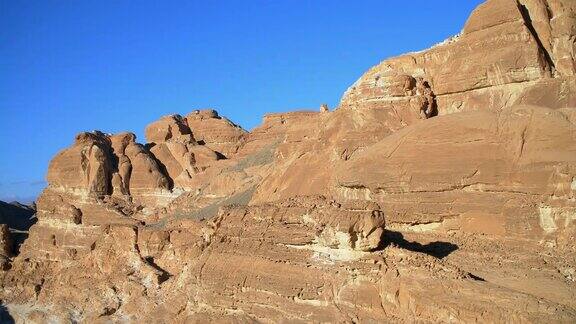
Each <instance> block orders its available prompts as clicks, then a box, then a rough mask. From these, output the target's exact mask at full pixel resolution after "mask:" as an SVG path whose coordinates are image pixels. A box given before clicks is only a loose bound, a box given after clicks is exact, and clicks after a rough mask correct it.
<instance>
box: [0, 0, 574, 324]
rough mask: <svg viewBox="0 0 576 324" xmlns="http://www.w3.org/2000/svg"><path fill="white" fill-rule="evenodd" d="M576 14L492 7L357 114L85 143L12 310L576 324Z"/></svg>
mask: <svg viewBox="0 0 576 324" xmlns="http://www.w3.org/2000/svg"><path fill="white" fill-rule="evenodd" d="M575 8H576V5H575V4H574V2H572V1H568V0H563V1H561V0H538V1H536V0H533V1H532V0H521V1H514V0H489V1H486V2H485V3H484V4H482V5H480V6H479V7H478V8H477V9H476V10H475V11H474V12H473V14H472V16H471V17H470V18H469V20H468V21H467V23H466V25H465V26H464V29H463V31H462V33H461V34H460V35H458V36H457V37H455V38H453V39H450V40H448V41H446V42H443V43H441V44H439V45H437V46H435V47H433V48H431V49H428V50H426V51H422V52H418V53H409V54H406V55H403V56H400V57H397V58H392V59H388V60H386V61H384V62H382V63H380V64H379V65H377V66H375V67H373V68H371V69H370V70H369V71H368V72H367V73H366V74H365V75H364V76H362V77H361V78H360V79H359V80H358V81H357V82H356V83H355V84H354V85H353V86H352V87H351V88H350V89H349V90H348V91H347V92H346V93H345V94H344V96H343V98H342V102H341V105H340V107H338V108H337V109H335V110H333V111H329V109H328V107H327V106H324V105H322V106H321V109H320V111H318V109H314V110H310V111H296V112H289V113H276V114H269V115H266V116H265V117H264V121H263V123H262V125H261V126H259V127H257V128H256V129H254V130H252V131H251V132H249V133H248V132H245V131H244V130H242V129H241V128H240V127H238V126H237V125H235V124H233V123H232V122H230V121H228V120H227V119H226V118H224V117H221V116H219V115H218V113H217V112H216V111H214V110H211V109H206V110H194V111H192V112H191V113H189V114H188V115H186V116H185V117H182V116H179V115H169V116H165V117H162V118H161V119H159V120H158V121H156V122H154V123H152V124H150V125H149V126H148V127H146V140H147V142H148V143H146V144H138V143H137V142H136V137H135V135H134V134H132V133H120V134H114V135H108V134H104V133H101V132H92V133H81V134H79V135H78V136H77V138H76V141H75V143H74V144H73V145H72V146H71V147H69V148H67V149H65V150H63V151H62V152H60V153H58V155H57V156H56V157H55V158H54V159H53V161H52V162H51V163H50V167H49V171H48V175H47V178H48V183H49V184H48V187H47V188H46V189H45V190H44V192H43V193H42V195H41V196H40V197H39V199H38V201H37V218H38V222H37V223H36V224H34V225H33V226H32V227H31V228H30V231H29V238H28V239H27V240H26V241H25V243H24V244H23V245H22V246H21V247H20V249H19V251H15V252H19V253H17V255H16V256H12V255H10V256H6V258H4V259H3V260H6V264H8V263H10V265H9V266H7V267H5V268H6V269H8V268H10V269H9V270H8V271H3V272H0V282H1V283H2V289H1V290H0V300H1V301H2V303H3V304H5V305H6V307H7V309H8V311H9V312H10V314H11V316H13V317H14V318H15V319H16V320H17V321H18V322H25V321H35V322H46V321H56V322H70V321H71V322H90V323H92V322H110V321H112V322H126V321H128V322H159V323H180V322H202V323H203V322H209V321H216V322H222V321H225V322H282V321H290V322H574V321H575V320H576V302H575V301H576V286H575V280H576V272H575V271H576V244H575V243H574V242H576V113H575V111H576V109H575V108H576V97H575V93H576V91H575V90H576V76H575V72H576V63H575V47H574V39H575V37H576V16H575V15H576V13H575ZM3 233H4V232H3V231H0V234H2V235H0V241H1V242H2V243H0V255H2V253H3V252H2V251H5V250H4V249H5V248H4V247H6V246H8V245H7V244H5V243H3V242H8V240H7V239H5V238H4V237H7V235H4V234H5V233H4V234H3ZM6 251H7V250H6ZM5 254H7V252H6V253H5Z"/></svg>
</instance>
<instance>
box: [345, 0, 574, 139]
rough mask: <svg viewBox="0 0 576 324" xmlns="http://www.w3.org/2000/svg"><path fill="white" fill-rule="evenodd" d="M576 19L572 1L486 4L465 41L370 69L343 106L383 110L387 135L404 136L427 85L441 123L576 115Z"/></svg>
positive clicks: (457, 38)
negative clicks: (541, 112)
mask: <svg viewBox="0 0 576 324" xmlns="http://www.w3.org/2000/svg"><path fill="white" fill-rule="evenodd" d="M574 14H575V7H574V3H573V2H572V1H560V0H538V1H530V0H526V1H519V2H518V1H516V0H489V1H486V2H485V3H483V4H482V5H480V6H479V7H478V8H477V9H476V10H475V11H474V12H473V13H472V15H471V17H470V18H469V19H468V21H467V23H466V26H465V27H464V30H463V31H462V33H461V34H459V35H457V36H455V37H454V38H452V39H449V40H447V41H445V42H443V43H441V44H438V45H437V46H435V47H433V48H431V49H428V50H425V51H422V52H417V53H409V54H406V55H402V56H399V57H396V58H392V59H388V60H386V61H383V62H382V63H380V64H378V65H376V66H374V67H373V68H371V69H370V70H369V71H368V72H367V73H366V74H364V75H363V76H362V77H361V78H360V79H359V80H358V81H356V82H355V83H354V84H353V85H352V86H351V87H350V88H349V89H348V91H347V92H346V93H345V94H344V96H343V98H342V101H341V106H342V107H344V108H346V109H360V110H376V109H382V110H385V112H386V116H384V117H385V118H384V119H383V120H385V121H386V123H387V125H386V128H388V129H390V130H392V131H395V130H398V129H400V128H402V127H404V126H406V125H409V124H412V123H414V122H415V121H417V119H418V115H419V113H420V110H421V109H422V101H423V98H422V95H418V94H417V92H418V91H413V90H414V87H415V81H414V80H415V79H417V78H422V79H423V80H424V81H425V82H427V83H428V84H429V86H430V91H432V92H433V93H434V98H435V102H436V106H437V110H438V113H439V114H440V115H444V114H449V113H453V112H459V111H469V110H492V111H498V110H501V109H504V108H507V107H510V106H512V105H516V104H533V105H540V106H546V107H552V108H560V107H575V106H576V97H575V96H574V94H575V93H576V83H575V82H576V81H575V79H574V74H575V72H576V70H575V69H574V61H575V56H574V55H575V54H574V53H575V51H574V49H575V47H574V46H575V45H574V37H575V36H576V22H575V19H574Z"/></svg>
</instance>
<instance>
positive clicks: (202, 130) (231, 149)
mask: <svg viewBox="0 0 576 324" xmlns="http://www.w3.org/2000/svg"><path fill="white" fill-rule="evenodd" d="M186 121H187V123H188V126H189V127H190V129H192V131H193V132H194V136H195V137H196V140H197V141H198V142H200V143H202V144H204V145H206V146H207V147H209V148H210V149H212V150H213V151H215V152H218V153H220V154H221V155H222V156H223V157H226V158H228V157H232V156H233V155H234V154H236V153H237V152H238V149H239V148H240V145H241V143H242V140H243V139H244V137H245V136H246V134H247V132H246V131H245V130H243V129H242V128H241V127H240V126H238V125H236V124H234V123H232V122H231V121H229V120H228V119H226V118H225V117H220V116H219V115H218V113H217V112H216V111H215V110H213V109H206V110H195V111H193V112H191V113H190V114H188V115H186Z"/></svg>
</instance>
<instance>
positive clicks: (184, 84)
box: [0, 0, 481, 200]
mask: <svg viewBox="0 0 576 324" xmlns="http://www.w3.org/2000/svg"><path fill="white" fill-rule="evenodd" d="M480 2H481V1H479V0H469V1H466V0H463V1H453V0H436V1H424V0H417V1H412V2H404V1H402V2H401V1H383V0H379V1H336V0H331V1H324V0H317V1H303V0H283V1H261V0H242V1H240V0H238V1H193V0H188V1H169V0H166V1H108V0H99V1H90V0H83V1H72V0H58V1H56V0H42V1H9V0H4V1H1V0H0V199H1V200H15V199H20V200H28V199H30V198H31V197H35V196H36V195H37V194H38V193H39V192H40V191H41V189H42V188H43V187H44V186H45V185H46V184H45V182H43V179H44V176H45V173H46V169H47V166H48V163H49V161H50V159H51V158H52V157H53V156H54V155H55V154H56V153H57V152H58V151H59V150H61V149H63V148H65V147H66V146H68V145H70V144H71V143H72V142H73V139H74V135H75V134H77V133H78V132H81V131H89V130H94V129H99V130H102V131H104V132H109V133H114V132H119V131H126V130H129V131H133V132H134V133H136V134H137V136H138V139H139V140H140V141H144V138H143V136H142V135H143V130H144V127H145V125H146V124H148V123H150V122H152V121H154V120H155V119H157V118H158V117H160V116H162V115H167V114H171V113H180V114H185V113H187V112H189V111H191V110H194V109H198V108H204V107H212V108H216V109H217V110H218V111H219V112H220V114H221V115H224V116H227V117H228V118H230V119H231V120H233V121H234V122H236V123H238V124H240V125H242V126H243V127H244V128H246V129H251V128H253V127H255V126H257V125H258V124H259V123H260V122H261V120H262V115H263V114H265V113H266V112H279V111H290V110H296V109H306V108H310V109H317V108H318V107H319V106H320V104H321V103H323V102H326V103H328V104H329V106H330V107H334V106H336V105H337V103H338V101H339V99H340V96H341V95H342V93H343V92H344V90H345V89H346V88H347V87H348V86H349V85H350V84H352V83H353V82H354V81H355V80H356V79H357V78H358V77H360V76H361V75H362V73H363V72H364V71H365V70H366V69H368V68H369V67H370V66H372V65H374V64H377V63H378V62H379V61H381V60H383V59H385V58H387V57H391V56H395V55H399V54H402V53H405V52H409V51H416V50H421V49H425V48H427V47H429V46H431V45H433V44H435V43H437V42H440V41H442V40H443V39H445V38H447V37H449V36H451V35H454V34H456V33H458V32H459V31H460V30H461V28H462V27H463V25H464V23H465V21H466V18H467V17H468V15H469V14H470V12H471V11H472V10H473V8H474V7H476V6H477V5H478V4H479V3H480Z"/></svg>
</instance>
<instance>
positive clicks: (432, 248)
mask: <svg viewBox="0 0 576 324" xmlns="http://www.w3.org/2000/svg"><path fill="white" fill-rule="evenodd" d="M389 244H394V245H396V246H398V247H400V248H402V249H406V250H409V251H413V252H420V253H426V254H428V255H430V256H433V257H435V258H438V259H442V258H444V257H446V256H448V255H449V254H450V253H452V252H454V251H456V250H458V245H456V244H453V243H450V242H440V241H436V242H430V243H428V244H421V243H418V242H410V241H407V240H406V239H405V238H404V235H402V233H400V232H394V231H389V230H386V231H385V232H384V235H383V239H382V242H381V247H382V248H384V247H386V246H388V245H389Z"/></svg>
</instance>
